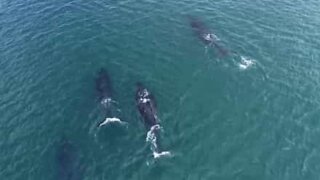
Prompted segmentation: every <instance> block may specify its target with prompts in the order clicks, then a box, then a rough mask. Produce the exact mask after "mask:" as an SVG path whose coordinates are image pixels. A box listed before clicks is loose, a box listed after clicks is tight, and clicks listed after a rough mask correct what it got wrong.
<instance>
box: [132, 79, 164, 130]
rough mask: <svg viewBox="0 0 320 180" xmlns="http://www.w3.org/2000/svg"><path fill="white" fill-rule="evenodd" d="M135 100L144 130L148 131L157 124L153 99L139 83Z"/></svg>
mask: <svg viewBox="0 0 320 180" xmlns="http://www.w3.org/2000/svg"><path fill="white" fill-rule="evenodd" d="M135 100H136V103H137V107H138V110H139V113H140V115H141V116H142V117H143V121H144V124H145V126H146V128H147V129H148V130H149V129H150V128H151V127H152V126H154V125H156V124H158V123H159V122H158V119H157V107H156V101H155V98H154V96H153V95H152V94H151V93H150V92H149V91H148V89H147V88H145V87H144V86H143V84H142V83H140V82H138V83H137V90H136V96H135Z"/></svg>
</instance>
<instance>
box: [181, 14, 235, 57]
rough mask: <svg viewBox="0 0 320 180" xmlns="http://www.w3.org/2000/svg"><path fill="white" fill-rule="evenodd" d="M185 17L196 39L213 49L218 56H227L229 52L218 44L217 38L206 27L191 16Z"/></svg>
mask: <svg viewBox="0 0 320 180" xmlns="http://www.w3.org/2000/svg"><path fill="white" fill-rule="evenodd" d="M187 17H188V19H189V23H190V26H191V28H192V30H193V32H194V33H195V35H196V36H197V37H198V39H200V40H201V41H202V42H203V43H204V44H205V45H207V46H210V47H213V48H215V49H216V50H217V51H218V53H219V55H220V56H222V57H224V56H227V55H229V53H230V52H229V51H228V49H226V48H224V47H223V46H222V45H220V44H219V42H218V41H219V39H218V37H217V36H216V35H215V34H214V33H213V32H212V31H211V30H210V29H209V28H208V27H207V26H206V24H205V23H204V22H203V21H201V20H199V19H198V18H196V17H193V16H187Z"/></svg>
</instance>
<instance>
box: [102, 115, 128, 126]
mask: <svg viewBox="0 0 320 180" xmlns="http://www.w3.org/2000/svg"><path fill="white" fill-rule="evenodd" d="M109 124H119V125H121V126H128V123H127V122H124V121H121V120H120V119H119V118H116V117H113V118H106V119H105V120H104V121H103V122H101V123H100V124H99V127H102V126H106V125H109Z"/></svg>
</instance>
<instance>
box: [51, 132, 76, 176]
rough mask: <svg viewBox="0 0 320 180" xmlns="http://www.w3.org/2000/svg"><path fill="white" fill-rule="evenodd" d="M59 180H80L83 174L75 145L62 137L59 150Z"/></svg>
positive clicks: (57, 156) (57, 157)
mask: <svg viewBox="0 0 320 180" xmlns="http://www.w3.org/2000/svg"><path fill="white" fill-rule="evenodd" d="M56 159H57V169H58V175H57V177H58V180H79V179H81V178H80V176H81V173H80V171H79V169H78V166H77V162H76V161H77V153H76V149H75V147H74V146H73V144H72V143H71V142H70V141H68V140H67V139H66V138H65V137H62V138H61V140H60V142H59V146H58V148H57V155H56Z"/></svg>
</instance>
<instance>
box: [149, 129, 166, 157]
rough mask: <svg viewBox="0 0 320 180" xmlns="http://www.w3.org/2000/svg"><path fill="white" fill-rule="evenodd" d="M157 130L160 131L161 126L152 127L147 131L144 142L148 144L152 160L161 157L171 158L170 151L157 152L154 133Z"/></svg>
mask: <svg viewBox="0 0 320 180" xmlns="http://www.w3.org/2000/svg"><path fill="white" fill-rule="evenodd" d="M158 130H161V126H160V125H159V124H157V125H154V126H152V127H151V128H150V130H149V131H148V133H147V137H146V142H148V143H150V149H151V151H152V153H153V157H154V159H158V158H161V157H172V153H171V152H170V151H162V152H159V150H158V144H157V135H156V131H158Z"/></svg>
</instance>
